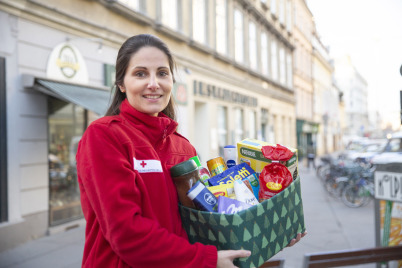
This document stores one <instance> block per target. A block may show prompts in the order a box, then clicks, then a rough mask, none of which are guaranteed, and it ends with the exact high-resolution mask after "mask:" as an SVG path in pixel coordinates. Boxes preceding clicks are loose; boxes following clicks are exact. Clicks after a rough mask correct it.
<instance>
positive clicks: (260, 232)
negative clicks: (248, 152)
mask: <svg viewBox="0 0 402 268" xmlns="http://www.w3.org/2000/svg"><path fill="white" fill-rule="evenodd" d="M239 144H241V142H240V143H238V148H237V149H238V150H241V145H239ZM265 146H268V147H265ZM272 149H273V150H272ZM278 150H279V151H278ZM260 151H261V152H262V153H263V155H264V156H265V157H273V158H275V157H278V158H281V157H282V160H276V159H270V161H268V162H266V164H265V166H264V165H262V166H263V167H262V168H260V170H258V171H259V172H255V170H254V169H253V168H251V166H250V164H249V163H247V161H245V162H243V163H239V164H237V165H236V166H232V167H231V168H229V169H227V168H222V170H221V171H220V172H219V173H215V176H211V177H210V178H209V180H205V181H197V183H193V181H194V180H192V182H191V183H190V184H189V185H188V188H189V190H188V193H189V195H188V197H189V198H190V199H191V200H193V201H194V204H195V205H194V206H184V205H181V204H179V210H180V214H181V218H182V223H183V227H184V229H185V231H186V232H187V235H188V238H189V241H190V242H191V243H195V242H200V243H203V244H206V245H214V246H216V247H217V249H218V250H226V249H233V250H236V249H246V250H250V251H251V256H249V257H247V258H240V259H236V260H235V261H234V264H235V265H236V266H238V267H259V266H261V265H262V264H263V263H264V262H266V261H267V260H269V259H270V258H271V257H272V256H274V255H275V254H276V253H278V252H279V251H281V250H282V249H283V248H285V247H286V246H287V245H288V244H289V242H290V241H291V240H292V239H293V238H295V237H296V236H297V234H298V233H303V232H304V231H305V229H306V228H305V224H304V214H303V203H302V198H301V189H300V177H299V176H298V175H297V177H296V178H293V175H294V174H297V173H295V172H297V171H295V170H292V173H291V172H290V171H289V168H288V167H287V166H286V164H287V163H286V162H287V161H292V162H294V161H295V159H294V158H293V157H294V153H295V152H296V154H297V151H294V150H288V149H287V148H286V147H283V146H280V145H261V148H260ZM278 152H279V153H278ZM290 152H291V153H290ZM266 153H268V155H266ZM240 158H241V157H238V159H240ZM284 158H287V160H284ZM190 161H193V160H190ZM219 162H221V161H219ZM223 162H225V161H223ZM238 162H241V161H239V160H238ZM296 163H297V155H296ZM213 166H214V167H217V165H213ZM293 166H294V163H292V168H293ZM195 167H197V165H195ZM256 180H258V181H257V182H256ZM247 191H249V192H248V193H246V192H247ZM243 192H244V193H245V196H243ZM250 193H251V194H250ZM179 199H180V198H179ZM200 200H201V201H200Z"/></svg>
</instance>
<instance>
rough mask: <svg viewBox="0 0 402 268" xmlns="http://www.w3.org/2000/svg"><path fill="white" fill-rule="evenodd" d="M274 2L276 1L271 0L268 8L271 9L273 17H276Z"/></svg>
mask: <svg viewBox="0 0 402 268" xmlns="http://www.w3.org/2000/svg"><path fill="white" fill-rule="evenodd" d="M276 1H277V0H271V3H270V6H269V7H270V9H271V13H272V14H274V15H276V12H277V10H276V9H277V7H276Z"/></svg>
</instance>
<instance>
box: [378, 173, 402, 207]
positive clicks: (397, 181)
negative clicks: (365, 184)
mask: <svg viewBox="0 0 402 268" xmlns="http://www.w3.org/2000/svg"><path fill="white" fill-rule="evenodd" d="M374 183H375V198H377V199H382V200H389V201H397V202H402V173H395V172H385V171H376V172H375V174H374Z"/></svg>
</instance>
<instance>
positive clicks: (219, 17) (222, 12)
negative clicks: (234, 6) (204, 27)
mask: <svg viewBox="0 0 402 268" xmlns="http://www.w3.org/2000/svg"><path fill="white" fill-rule="evenodd" d="M215 12H216V17H215V19H216V32H215V34H216V35H215V36H216V38H215V40H216V51H218V52H219V53H221V54H223V55H226V54H227V51H228V49H227V40H228V39H227V28H228V27H227V0H216V4H215Z"/></svg>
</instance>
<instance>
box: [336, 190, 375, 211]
mask: <svg viewBox="0 0 402 268" xmlns="http://www.w3.org/2000/svg"><path fill="white" fill-rule="evenodd" d="M368 198H369V197H368V196H367V194H366V189H365V188H364V187H363V186H359V185H348V186H346V188H345V189H344V191H343V193H342V202H343V203H344V204H345V205H346V206H348V207H351V208H358V207H361V206H363V205H364V204H366V203H367V201H368V200H367V199H368Z"/></svg>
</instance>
